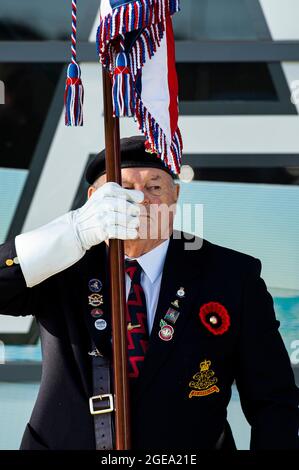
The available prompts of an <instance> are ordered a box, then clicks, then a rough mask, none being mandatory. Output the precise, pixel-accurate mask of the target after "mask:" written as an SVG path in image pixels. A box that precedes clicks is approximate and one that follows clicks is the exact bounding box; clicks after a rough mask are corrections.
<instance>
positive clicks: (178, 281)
mask: <svg viewBox="0 0 299 470" xmlns="http://www.w3.org/2000/svg"><path fill="white" fill-rule="evenodd" d="M181 236H182V237H183V234H182V235H181ZM185 243H186V240H184V239H182V238H181V239H175V238H173V236H172V237H171V239H170V243H169V247H168V251H167V255H166V259H165V264H164V269H163V274H162V280H161V288H160V295H159V300H158V306H157V310H156V313H155V320H154V325H153V329H152V332H151V335H150V341H149V348H148V352H147V354H146V357H145V361H144V365H143V368H142V370H141V373H140V377H139V380H138V382H139V383H138V387H137V389H136V398H137V397H138V396H139V393H141V392H142V390H143V389H144V388H145V387H146V386H147V384H148V383H149V382H150V381H152V379H153V376H154V375H155V374H156V373H157V372H158V370H159V369H160V368H161V367H162V366H163V364H164V363H165V361H166V359H167V357H168V356H169V354H170V353H171V352H172V350H173V348H174V347H175V345H176V344H177V342H178V341H179V339H180V335H181V334H182V332H183V331H184V328H185V326H186V324H187V322H188V319H189V317H190V312H192V311H193V309H192V305H193V304H194V303H195V302H196V294H197V291H198V282H196V285H194V286H193V288H192V287H191V286H192V283H191V280H192V278H195V277H196V280H197V281H198V280H199V278H200V277H201V276H202V275H203V273H204V263H205V257H206V254H207V253H206V252H207V249H206V245H205V242H204V241H203V245H202V247H201V248H200V250H199V252H196V256H195V254H194V251H188V250H185V249H184V248H185ZM188 243H190V241H189V240H188ZM180 287H183V288H184V290H185V296H184V297H183V298H180V297H179V296H177V291H178V289H180ZM176 299H177V300H178V303H179V309H178V310H179V312H180V315H179V317H178V319H177V321H176V322H175V325H173V328H174V335H173V338H172V339H171V340H170V341H163V340H162V339H161V338H160V337H159V331H160V329H161V326H160V321H161V320H162V319H163V318H164V316H165V314H166V312H167V310H168V309H169V308H171V307H172V305H171V304H172V302H173V301H174V300H176Z"/></svg>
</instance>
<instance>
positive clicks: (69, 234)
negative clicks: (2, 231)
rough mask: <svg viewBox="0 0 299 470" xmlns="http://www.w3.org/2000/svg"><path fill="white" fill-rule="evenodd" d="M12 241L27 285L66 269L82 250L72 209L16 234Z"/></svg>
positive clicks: (82, 252)
mask: <svg viewBox="0 0 299 470" xmlns="http://www.w3.org/2000/svg"><path fill="white" fill-rule="evenodd" d="M15 244H16V251H17V256H18V259H19V262H20V266H21V269H22V272H23V275H24V278H25V281H26V285H27V287H33V286H35V285H36V284H39V283H40V282H42V281H44V280H45V279H47V278H49V277H50V276H53V275H54V274H57V273H59V272H61V271H63V270H64V269H67V268H68V267H70V266H72V265H73V264H75V263H76V262H77V261H79V259H81V258H82V256H84V254H85V251H84V250H83V249H82V247H81V243H80V240H79V239H78V236H77V234H76V232H75V229H74V225H73V211H71V212H68V213H67V214H65V215H63V216H61V217H58V218H57V219H55V220H53V221H52V222H50V223H49V224H47V225H43V226H42V227H40V228H38V229H36V230H32V231H31V232H28V233H23V234H21V235H18V236H17V237H16V239H15Z"/></svg>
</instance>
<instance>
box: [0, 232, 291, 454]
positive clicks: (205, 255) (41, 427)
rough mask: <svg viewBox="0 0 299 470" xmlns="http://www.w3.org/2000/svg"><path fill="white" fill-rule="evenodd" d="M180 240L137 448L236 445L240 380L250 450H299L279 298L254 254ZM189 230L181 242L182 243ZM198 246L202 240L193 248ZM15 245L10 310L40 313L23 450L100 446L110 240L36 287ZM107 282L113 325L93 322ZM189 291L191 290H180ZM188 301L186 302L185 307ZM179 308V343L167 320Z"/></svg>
mask: <svg viewBox="0 0 299 470" xmlns="http://www.w3.org/2000/svg"><path fill="white" fill-rule="evenodd" d="M175 233H176V236H175V237H174V236H172V237H171V239H170V243H169V247H168V252H167V255H166V259H165V265H164V269H163V276H162V282H161V289H160V295H159V301H158V306H157V310H156V315H155V321H154V325H153V329H152V333H151V336H150V344H149V349H148V352H147V355H146V358H145V362H144V366H143V369H142V371H141V374H140V377H139V378H138V379H137V383H136V386H135V388H134V393H133V394H132V397H131V421H132V441H133V445H132V447H133V448H134V449H145V450H147V449H155V450H156V449H163V450H167V449H190V450H192V449H196V450H201V449H214V448H215V447H216V446H217V442H219V437H220V436H221V435H222V433H223V431H225V439H224V441H223V442H222V444H221V445H222V448H227V449H233V448H234V441H233V438H232V435H231V432H230V429H229V426H228V423H227V420H226V416H227V406H228V403H229V401H230V397H231V387H232V384H233V382H234V381H236V384H237V387H238V390H239V393H240V398H241V404H242V408H243V411H244V413H245V416H246V418H247V420H248V422H249V424H250V425H251V449H254V450H257V449H295V448H298V403H299V399H298V390H297V388H296V386H295V382H294V376H293V372H292V369H291V365H290V361H289V357H288V354H287V351H286V349H285V347H284V344H283V341H282V339H281V336H280V334H279V332H278V326H279V322H278V321H277V320H276V319H275V313H274V309H273V300H272V297H271V295H270V294H269V293H268V291H267V288H266V285H265V283H264V281H263V280H262V278H261V277H260V272H261V262H260V261H259V260H258V259H256V258H253V257H252V256H249V255H246V254H243V253H240V252H237V251H234V250H231V249H228V248H225V247H222V246H218V245H215V244H213V243H210V242H208V241H207V240H200V239H196V241H197V242H198V243H199V244H200V246H201V248H200V249H198V250H188V249H186V242H188V240H189V239H188V240H187V239H185V238H184V234H182V233H181V232H175ZM177 237H180V238H177ZM194 246H195V245H193V247H194ZM15 256H16V251H15V244H14V241H10V242H7V243H5V244H3V245H1V246H0V314H3V315H15V316H18V315H34V316H35V317H36V319H37V322H38V324H39V327H40V335H41V344H42V354H43V373H42V379H41V385H40V390H39V393H38V397H37V400H36V403H35V406H34V409H33V412H32V416H31V418H30V422H29V423H28V425H27V427H26V429H25V433H24V436H23V440H22V444H21V448H22V449H95V439H94V429H93V417H92V416H91V415H90V413H89V405H88V400H89V397H90V396H91V395H93V391H92V367H91V356H90V355H88V352H89V351H90V350H91V337H92V339H93V340H94V341H95V343H96V344H97V346H98V348H99V349H100V350H102V351H104V352H105V354H109V348H110V345H111V332H110V314H109V311H110V309H109V291H108V287H109V286H108V282H109V281H108V279H109V276H108V268H107V253H106V245H105V244H104V243H102V244H100V245H98V246H96V247H93V248H92V249H90V250H89V251H88V252H87V253H86V254H85V256H84V257H83V258H82V259H81V260H80V261H79V262H77V263H76V264H75V265H73V266H71V267H70V268H68V269H66V270H65V271H63V272H61V273H59V274H56V275H54V276H52V277H51V278H49V279H47V280H46V281H44V282H42V283H41V284H39V285H37V286H35V287H33V288H27V287H26V283H25V280H24V277H23V274H22V271H21V269H20V266H19V265H16V264H13V265H12V266H7V265H6V263H5V261H6V259H13V258H14V257H15ZM91 279H99V280H100V281H101V282H102V284H103V287H102V290H101V292H100V294H101V295H102V296H103V297H102V300H103V304H102V305H101V306H100V307H99V308H101V309H102V310H103V315H104V318H105V319H106V321H107V324H108V327H107V328H106V330H105V331H102V332H100V331H98V330H96V328H94V327H93V322H94V318H92V316H91V310H92V308H94V307H92V306H91V305H89V296H90V295H91V294H92V292H90V289H89V281H90V280H91ZM181 287H183V290H184V295H183V296H181V297H180V296H179V295H178V290H179V289H180V288H181ZM175 301H177V302H175ZM169 308H173V309H174V310H176V311H178V312H179V314H178V316H177V318H176V321H175V322H174V323H171V322H169V321H168V320H167V322H168V324H170V325H171V326H172V328H173V335H172V337H171V339H170V340H169V341H164V340H162V339H161V337H160V336H161V335H159V332H160V330H161V320H163V319H164V321H165V314H166V313H167V311H168V309H169Z"/></svg>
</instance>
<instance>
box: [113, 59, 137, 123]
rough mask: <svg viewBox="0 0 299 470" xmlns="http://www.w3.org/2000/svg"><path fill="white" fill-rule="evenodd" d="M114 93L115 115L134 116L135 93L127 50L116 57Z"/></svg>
mask: <svg viewBox="0 0 299 470" xmlns="http://www.w3.org/2000/svg"><path fill="white" fill-rule="evenodd" d="M112 95H113V100H112V101H113V115H114V117H120V116H134V113H135V93H134V88H133V79H132V76H131V69H130V65H129V58H128V56H127V54H126V53H125V52H119V53H118V54H117V56H116V59H115V68H114V71H113V85H112Z"/></svg>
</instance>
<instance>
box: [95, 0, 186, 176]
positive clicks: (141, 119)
mask: <svg viewBox="0 0 299 470" xmlns="http://www.w3.org/2000/svg"><path fill="white" fill-rule="evenodd" d="M179 9H180V2H179V0H131V1H130V0H129V1H128V0H102V2H101V18H100V26H99V28H98V31H97V49H98V54H99V59H100V62H101V63H102V65H103V66H104V67H105V68H106V69H107V70H108V71H109V73H110V75H111V78H112V80H113V86H112V94H113V106H114V115H115V116H117V117H122V116H133V117H134V118H135V120H136V121H137V123H138V126H139V129H140V130H141V131H142V132H143V134H144V135H145V136H146V139H147V144H146V146H147V150H148V151H149V152H152V153H157V154H158V155H159V157H160V158H161V159H162V160H163V161H164V163H165V165H166V166H167V167H168V168H169V169H170V170H171V171H173V172H174V173H176V174H178V173H179V172H180V166H181V155H182V147H183V144H182V138H181V133H180V130H179V128H178V117H179V113H178V80H177V73H176V67H175V45H174V34H173V28H172V18H171V17H172V15H173V14H174V13H176V12H177V11H179Z"/></svg>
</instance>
